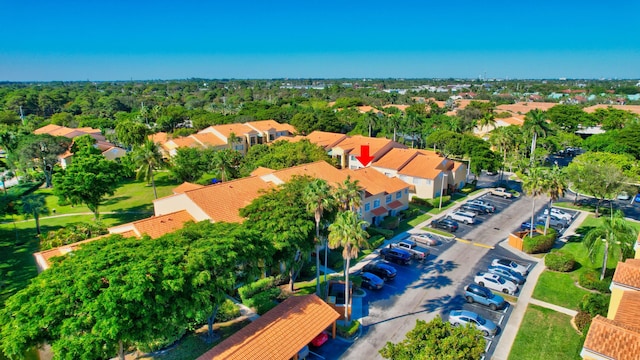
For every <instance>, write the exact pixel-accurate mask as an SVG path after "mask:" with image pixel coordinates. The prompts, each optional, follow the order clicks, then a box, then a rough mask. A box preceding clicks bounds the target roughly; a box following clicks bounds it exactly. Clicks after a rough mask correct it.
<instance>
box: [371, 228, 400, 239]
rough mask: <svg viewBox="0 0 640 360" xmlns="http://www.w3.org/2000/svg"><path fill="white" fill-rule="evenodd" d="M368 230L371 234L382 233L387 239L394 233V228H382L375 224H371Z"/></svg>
mask: <svg viewBox="0 0 640 360" xmlns="http://www.w3.org/2000/svg"><path fill="white" fill-rule="evenodd" d="M367 232H368V233H369V236H374V235H382V236H384V237H385V238H386V239H391V238H392V237H393V235H394V233H393V230H388V229H381V228H378V227H375V226H369V227H368V228H367Z"/></svg>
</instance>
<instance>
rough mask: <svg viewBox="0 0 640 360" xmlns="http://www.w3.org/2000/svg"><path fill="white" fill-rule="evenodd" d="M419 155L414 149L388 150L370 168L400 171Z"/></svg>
mask: <svg viewBox="0 0 640 360" xmlns="http://www.w3.org/2000/svg"><path fill="white" fill-rule="evenodd" d="M418 154H419V152H418V151H416V150H415V149H398V148H394V149H391V150H389V151H388V152H387V153H386V154H384V155H382V157H380V159H378V161H376V162H374V163H373V164H371V166H376V167H381V168H385V169H393V170H400V169H401V168H402V167H403V166H405V165H406V164H407V163H408V162H409V161H410V160H411V159H413V158H414V157H416V156H417V155H418Z"/></svg>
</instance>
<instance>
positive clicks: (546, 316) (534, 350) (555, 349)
mask: <svg viewBox="0 0 640 360" xmlns="http://www.w3.org/2000/svg"><path fill="white" fill-rule="evenodd" d="M570 321H571V317H570V316H568V315H565V314H562V313H558V312H555V311H553V310H550V309H545V308H542V307H539V306H535V305H529V307H528V308H527V312H526V313H525V315H524V319H523V321H522V325H521V326H520V330H518V334H517V335H516V339H515V342H514V343H513V346H512V347H511V352H510V353H509V359H510V360H528V359H531V360H538V359H545V360H554V359H558V360H567V359H580V350H581V349H582V344H583V342H584V339H583V337H582V335H580V334H579V333H578V332H577V331H576V330H575V329H574V328H573V327H572V326H571V323H570Z"/></svg>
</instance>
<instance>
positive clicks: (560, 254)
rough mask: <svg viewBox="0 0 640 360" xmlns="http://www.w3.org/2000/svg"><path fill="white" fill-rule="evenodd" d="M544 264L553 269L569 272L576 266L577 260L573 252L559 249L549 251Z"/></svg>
mask: <svg viewBox="0 0 640 360" xmlns="http://www.w3.org/2000/svg"><path fill="white" fill-rule="evenodd" d="M544 264H545V265H546V266H547V268H549V269H550V270H553V271H561V272H569V271H572V270H573V269H574V268H575V266H576V260H575V258H574V256H573V254H571V253H567V252H564V251H562V250H558V251H552V252H550V253H548V254H547V256H545V257H544Z"/></svg>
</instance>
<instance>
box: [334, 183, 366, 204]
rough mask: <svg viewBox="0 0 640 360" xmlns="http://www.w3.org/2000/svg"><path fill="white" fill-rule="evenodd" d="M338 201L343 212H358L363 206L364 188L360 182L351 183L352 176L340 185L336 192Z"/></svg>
mask: <svg viewBox="0 0 640 360" xmlns="http://www.w3.org/2000/svg"><path fill="white" fill-rule="evenodd" d="M336 200H337V201H338V207H339V209H340V210H342V211H347V210H352V211H356V210H357V209H358V208H359V207H361V206H362V187H361V186H360V184H359V181H358V180H354V181H351V176H349V175H347V178H346V179H345V180H344V181H343V182H342V183H341V184H339V185H338V189H337V190H336Z"/></svg>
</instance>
